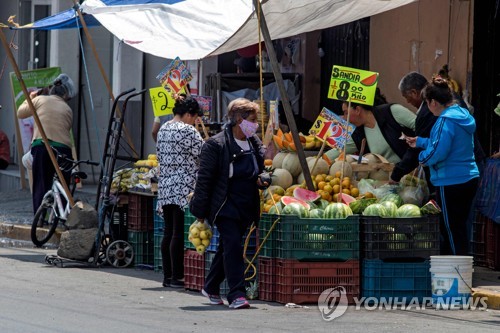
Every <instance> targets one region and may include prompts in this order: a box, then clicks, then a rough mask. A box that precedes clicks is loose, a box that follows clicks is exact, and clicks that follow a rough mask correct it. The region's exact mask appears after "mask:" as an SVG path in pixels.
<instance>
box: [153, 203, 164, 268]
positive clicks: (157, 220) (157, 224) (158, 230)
mask: <svg viewBox="0 0 500 333" xmlns="http://www.w3.org/2000/svg"><path fill="white" fill-rule="evenodd" d="M157 202H158V199H157V198H154V200H153V226H154V236H153V244H154V245H153V248H154V254H153V261H154V265H153V269H154V271H155V272H157V273H162V272H163V263H162V258H161V242H162V240H163V234H164V231H165V221H164V220H163V216H161V215H160V214H158V213H157V211H156V205H157Z"/></svg>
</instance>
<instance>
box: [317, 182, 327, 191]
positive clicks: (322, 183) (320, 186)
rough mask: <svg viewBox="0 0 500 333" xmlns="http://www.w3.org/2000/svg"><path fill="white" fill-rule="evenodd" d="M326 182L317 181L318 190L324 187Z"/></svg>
mask: <svg viewBox="0 0 500 333" xmlns="http://www.w3.org/2000/svg"><path fill="white" fill-rule="evenodd" d="M325 185H326V183H325V182H324V181H320V182H319V183H318V190H323V189H324V187H325Z"/></svg>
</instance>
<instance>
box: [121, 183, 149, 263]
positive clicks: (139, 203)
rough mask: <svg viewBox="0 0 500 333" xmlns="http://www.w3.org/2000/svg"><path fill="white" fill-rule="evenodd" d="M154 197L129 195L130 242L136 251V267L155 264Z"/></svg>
mask: <svg viewBox="0 0 500 333" xmlns="http://www.w3.org/2000/svg"><path fill="white" fill-rule="evenodd" d="M153 199H154V197H153V196H152V195H147V194H138V193H132V192H130V193H129V203H128V213H127V229H128V234H127V236H128V242H129V243H130V245H131V246H132V247H133V249H134V265H135V266H151V268H152V267H153V264H154V246H153V243H154V240H153V228H154V225H153Z"/></svg>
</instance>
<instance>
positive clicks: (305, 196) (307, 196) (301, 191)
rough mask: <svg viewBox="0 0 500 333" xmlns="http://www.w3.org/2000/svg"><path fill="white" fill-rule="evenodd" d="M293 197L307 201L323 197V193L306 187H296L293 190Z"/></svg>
mask: <svg viewBox="0 0 500 333" xmlns="http://www.w3.org/2000/svg"><path fill="white" fill-rule="evenodd" d="M293 197H294V198H296V199H299V200H302V201H305V202H313V201H316V200H318V199H319V198H321V195H319V194H318V193H316V192H314V191H310V190H307V189H305V188H300V187H296V188H295V189H294V190H293Z"/></svg>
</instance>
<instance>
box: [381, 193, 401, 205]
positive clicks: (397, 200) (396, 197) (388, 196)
mask: <svg viewBox="0 0 500 333" xmlns="http://www.w3.org/2000/svg"><path fill="white" fill-rule="evenodd" d="M386 201H391V202H394V203H395V204H396V206H397V207H400V206H401V205H402V204H404V202H403V199H402V198H401V197H400V196H399V195H398V194H396V193H389V194H386V195H384V196H383V197H382V199H380V200H379V203H382V202H386Z"/></svg>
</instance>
